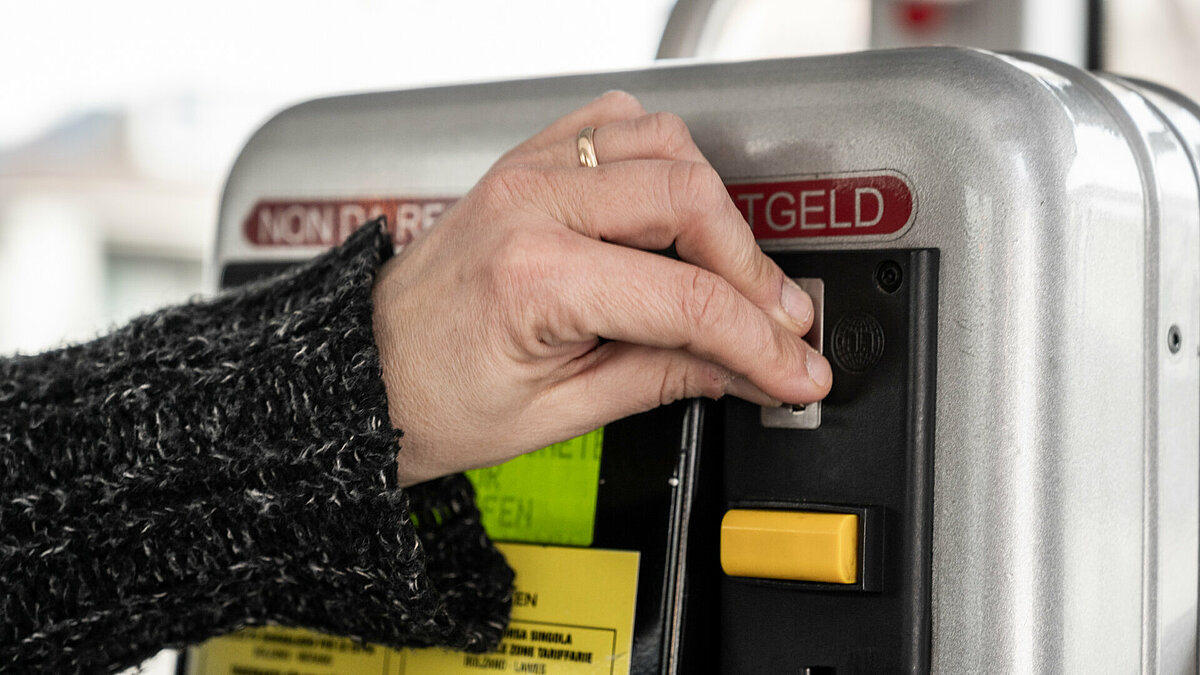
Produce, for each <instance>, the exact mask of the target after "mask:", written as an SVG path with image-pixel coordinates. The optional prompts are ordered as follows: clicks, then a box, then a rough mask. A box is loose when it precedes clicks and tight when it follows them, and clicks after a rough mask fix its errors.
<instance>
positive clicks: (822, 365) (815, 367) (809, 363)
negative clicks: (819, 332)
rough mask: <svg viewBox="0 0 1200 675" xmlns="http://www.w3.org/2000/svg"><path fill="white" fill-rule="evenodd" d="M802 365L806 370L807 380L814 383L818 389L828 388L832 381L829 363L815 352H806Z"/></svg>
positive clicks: (811, 350)
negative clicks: (809, 379)
mask: <svg viewBox="0 0 1200 675" xmlns="http://www.w3.org/2000/svg"><path fill="white" fill-rule="evenodd" d="M804 365H805V367H807V368H808V376H809V378H811V379H812V381H813V382H816V383H817V386H818V387H828V386H829V383H830V382H832V381H833V370H832V369H831V368H830V367H829V362H828V361H826V360H825V357H824V356H821V355H820V354H818V353H817V352H816V350H813V349H810V350H808V355H807V356H805V357H804Z"/></svg>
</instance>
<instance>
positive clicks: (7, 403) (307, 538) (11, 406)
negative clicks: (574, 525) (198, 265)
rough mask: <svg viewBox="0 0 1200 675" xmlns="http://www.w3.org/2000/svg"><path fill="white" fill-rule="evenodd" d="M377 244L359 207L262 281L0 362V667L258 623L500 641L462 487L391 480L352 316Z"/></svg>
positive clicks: (373, 389)
mask: <svg viewBox="0 0 1200 675" xmlns="http://www.w3.org/2000/svg"><path fill="white" fill-rule="evenodd" d="M390 256H391V243H390V238H389V237H388V235H387V232H386V230H385V228H384V227H383V223H382V222H380V221H376V222H374V223H370V224H368V225H366V226H364V227H363V228H362V229H360V230H359V231H358V232H356V233H355V234H354V235H353V236H352V237H351V238H350V239H349V240H348V241H347V242H346V243H345V244H344V245H343V246H341V247H340V248H337V249H334V250H332V251H330V252H328V253H327V254H325V255H323V256H321V257H319V258H317V259H315V260H313V261H312V262H310V263H308V264H306V265H304V266H301V267H298V268H295V269H293V270H292V271H290V272H289V273H287V274H285V275H283V276H280V277H277V278H274V279H272V280H268V281H265V282H262V283H258V284H255V285H252V286H249V287H246V288H244V289H240V290H238V291H236V292H232V293H229V294H226V295H223V296H218V297H217V298H215V299H213V300H209V301H202V302H193V303H191V304H188V305H185V306H181V307H175V308H171V309H166V310H163V311H161V312H158V313H156V314H152V315H148V316H144V317H141V318H139V319H136V320H134V321H133V322H132V323H130V324H129V325H127V326H125V327H123V328H121V329H120V330H117V331H116V332H114V333H112V334H111V335H108V336H107V337H104V338H101V339H98V340H96V341H94V342H90V343H87V344H81V345H77V346H72V347H68V348H65V349H61V350H58V351H53V352H48V353H45V354H41V355H37V356H18V357H13V358H7V359H0V585H2V587H3V591H2V594H3V595H2V596H0V671H3V672H21V673H26V672H55V673H76V672H97V671H99V672H106V671H107V672H112V671H117V670H120V669H122V668H124V667H128V666H130V665H135V664H137V663H139V662H140V661H142V660H143V659H145V658H147V657H149V656H151V655H153V654H154V653H155V652H156V651H158V650H159V649H161V648H162V647H164V646H181V645H185V644H194V643H198V642H201V641H203V640H205V639H207V638H209V637H212V636H214V635H218V634H222V633H226V632H229V631H232V630H235V629H237V628H239V627H243V626H248V625H256V624H264V623H277V624H281V625H288V626H303V627H307V628H313V629H316V630H320V631H324V632H328V633H333V634H337V635H344V636H349V637H352V638H356V639H359V640H363V641H367V642H373V643H378V644H382V645H388V646H406V645H443V646H447V647H451V648H455V649H465V650H470V651H483V650H485V649H487V648H490V647H492V646H494V645H495V644H496V643H497V642H498V641H499V639H500V635H501V633H502V631H503V628H504V626H505V623H506V622H507V619H508V613H509V609H510V604H511V588H512V579H513V575H512V571H511V570H510V569H509V568H508V566H507V565H506V564H505V562H504V559H503V557H502V556H501V555H500V553H499V552H498V551H497V550H496V549H495V548H493V547H492V545H491V542H490V541H489V540H488V538H487V537H486V535H485V534H484V531H483V528H482V527H481V525H480V522H479V512H478V511H477V509H476V507H475V505H474V495H473V492H472V490H471V486H470V484H469V483H468V482H467V481H466V479H465V478H464V477H462V476H461V475H458V476H451V477H448V478H443V479H440V480H437V481H432V482H430V483H426V484H423V485H419V486H416V487H413V488H408V489H405V490H400V489H399V488H398V487H397V476H396V451H397V441H398V439H399V438H400V432H398V431H396V430H394V429H393V428H392V427H391V425H390V423H389V418H388V411H387V398H386V392H385V390H384V385H383V381H382V379H381V370H380V363H379V355H378V351H377V350H376V346H375V342H374V335H373V332H372V326H371V319H372V305H371V288H372V285H373V283H374V279H375V274H376V272H377V270H378V268H379V266H380V265H381V264H382V262H383V261H384V260H386V259H387V258H388V257H390ZM414 514H415V515H416V522H418V523H420V526H421V528H420V529H419V530H418V529H417V528H416V527H415V526H414V524H413V520H412V518H411V516H412V515H414Z"/></svg>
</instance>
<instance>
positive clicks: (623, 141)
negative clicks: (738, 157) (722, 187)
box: [523, 112, 708, 168]
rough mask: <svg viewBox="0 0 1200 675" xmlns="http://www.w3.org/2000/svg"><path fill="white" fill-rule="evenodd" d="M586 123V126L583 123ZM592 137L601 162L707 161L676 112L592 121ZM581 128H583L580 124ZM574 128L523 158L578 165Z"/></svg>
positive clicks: (572, 165) (529, 161) (532, 161)
mask: <svg viewBox="0 0 1200 675" xmlns="http://www.w3.org/2000/svg"><path fill="white" fill-rule="evenodd" d="M584 126H589V125H586V124H585V125H584ZM590 126H595V131H594V132H593V134H592V140H593V143H594V144H595V148H596V160H597V161H598V162H599V163H600V164H601V165H604V164H609V163H613V162H623V161H625V160H630V159H674V160H681V161H688V162H700V163H702V164H707V163H708V160H706V159H705V158H704V154H703V153H701V152H700V148H698V147H696V143H695V141H693V140H692V135H691V133H690V132H689V131H688V128H687V125H686V124H684V122H683V120H682V119H680V117H679V116H678V115H674V114H672V113H665V112H657V113H649V114H642V115H639V116H637V117H633V118H629V119H621V120H619V121H615V122H612V123H609V124H599V123H597V124H594V125H590ZM580 128H582V127H580ZM578 133H579V129H575V130H574V132H572V133H571V134H570V135H569V137H565V138H562V139H559V140H558V141H557V142H554V143H550V144H548V145H546V146H545V147H542V148H540V149H539V150H537V151H536V152H533V153H531V154H529V155H528V156H527V157H525V158H524V160H523V161H525V162H526V163H528V164H539V165H546V166H561V167H563V168H575V167H578V166H579V154H578V153H577V152H576V145H575V143H576V135H577V134H578Z"/></svg>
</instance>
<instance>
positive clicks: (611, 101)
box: [600, 89, 645, 113]
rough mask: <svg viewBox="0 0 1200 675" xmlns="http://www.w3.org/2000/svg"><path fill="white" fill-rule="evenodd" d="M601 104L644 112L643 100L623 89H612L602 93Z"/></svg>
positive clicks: (623, 109)
mask: <svg viewBox="0 0 1200 675" xmlns="http://www.w3.org/2000/svg"><path fill="white" fill-rule="evenodd" d="M600 104H601V105H603V106H604V107H606V108H610V109H613V110H617V111H629V112H633V113H639V112H644V111H645V108H643V107H642V102H641V101H639V100H638V99H637V97H636V96H634V95H633V94H631V93H629V92H627V91H625V90H623V89H611V90H609V91H606V92H604V93H603V94H601V95H600Z"/></svg>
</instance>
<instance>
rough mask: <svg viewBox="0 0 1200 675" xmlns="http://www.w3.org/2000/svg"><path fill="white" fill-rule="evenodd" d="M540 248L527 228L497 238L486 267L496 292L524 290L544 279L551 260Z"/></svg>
mask: <svg viewBox="0 0 1200 675" xmlns="http://www.w3.org/2000/svg"><path fill="white" fill-rule="evenodd" d="M541 248H542V244H541V243H540V242H539V238H538V237H536V236H534V234H533V233H532V232H530V231H529V230H526V229H524V228H520V227H513V228H509V229H508V230H506V231H505V232H504V233H503V234H500V235H498V237H497V239H496V241H495V242H494V250H493V251H492V255H491V256H490V257H489V258H488V265H487V270H488V272H489V273H490V276H491V282H492V286H493V288H494V290H499V291H505V290H509V289H512V288H514V287H516V288H525V287H528V286H529V285H530V284H531V283H532V282H534V281H536V280H538V279H540V278H542V277H543V276H544V274H545V270H544V267H545V266H546V265H547V263H548V261H549V260H550V259H551V258H549V257H548V256H546V255H545V253H544V252H543V251H541V250H540V249H541Z"/></svg>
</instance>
